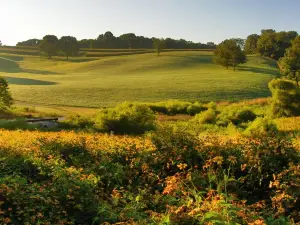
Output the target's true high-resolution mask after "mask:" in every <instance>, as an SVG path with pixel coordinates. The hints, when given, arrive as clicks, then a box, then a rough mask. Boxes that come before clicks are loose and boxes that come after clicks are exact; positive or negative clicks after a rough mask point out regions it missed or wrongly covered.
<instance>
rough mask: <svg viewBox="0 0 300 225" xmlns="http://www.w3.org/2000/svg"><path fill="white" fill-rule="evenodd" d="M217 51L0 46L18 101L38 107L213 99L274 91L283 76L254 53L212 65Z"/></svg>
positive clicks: (0, 60) (257, 95)
mask: <svg viewBox="0 0 300 225" xmlns="http://www.w3.org/2000/svg"><path fill="white" fill-rule="evenodd" d="M106 51H107V50H106ZM98 53H99V52H98ZM111 53H113V54H119V53H122V51H113V52H111ZM212 54H213V52H212V51H169V52H164V53H163V54H162V55H161V56H160V57H156V56H155V54H153V53H144V54H132V55H127V56H109V57H107V56H103V57H100V58H99V57H98V58H94V57H76V58H75V57H74V58H71V59H70V60H69V61H66V60H65V59H64V58H55V59H52V60H48V59H46V58H43V57H40V56H29V55H18V54H8V53H1V48H0V65H4V66H1V69H0V75H1V76H4V77H5V78H6V79H7V81H8V82H9V84H10V89H11V91H12V94H13V96H14V99H15V101H16V103H21V104H25V105H26V104H28V105H36V106H38V105H44V106H47V105H57V106H73V107H87V108H88V107H108V106H109V107H111V106H115V105H116V104H117V103H121V102H123V101H134V102H157V101H163V100H168V99H176V100H183V101H203V102H209V101H238V100H242V99H251V98H261V97H269V96H270V92H269V90H268V87H267V83H268V82H269V81H270V80H272V79H273V78H275V77H277V76H279V71H278V69H277V66H276V62H275V61H273V60H271V59H267V58H262V57H260V56H250V57H249V61H248V62H247V63H246V64H244V65H242V66H240V68H239V69H238V71H236V72H233V71H232V70H224V69H223V68H221V67H220V66H217V65H215V64H213V62H212Z"/></svg>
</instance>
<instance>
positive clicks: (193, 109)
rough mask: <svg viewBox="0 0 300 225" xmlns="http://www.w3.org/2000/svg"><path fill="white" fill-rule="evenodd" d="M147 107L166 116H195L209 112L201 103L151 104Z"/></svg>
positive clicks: (169, 102) (176, 101) (175, 101)
mask: <svg viewBox="0 0 300 225" xmlns="http://www.w3.org/2000/svg"><path fill="white" fill-rule="evenodd" d="M147 106H148V107H149V108H150V109H151V110H153V111H154V112H158V113H162V114H166V115H176V114H188V115H191V116H193V115H195V114H197V113H200V112H202V111H204V110H207V107H206V106H204V105H202V104H200V103H199V102H195V103H191V102H183V101H178V100H169V101H165V102H157V103H150V104H147Z"/></svg>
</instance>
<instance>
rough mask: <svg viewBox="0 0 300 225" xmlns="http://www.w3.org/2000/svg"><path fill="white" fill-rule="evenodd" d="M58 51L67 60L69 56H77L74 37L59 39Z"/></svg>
mask: <svg viewBox="0 0 300 225" xmlns="http://www.w3.org/2000/svg"><path fill="white" fill-rule="evenodd" d="M59 49H60V50H61V51H62V52H63V53H64V54H65V56H66V57H67V59H69V56H76V55H77V54H78V51H79V46H78V41H77V39H76V38H75V37H71V36H63V37H61V38H60V39H59Z"/></svg>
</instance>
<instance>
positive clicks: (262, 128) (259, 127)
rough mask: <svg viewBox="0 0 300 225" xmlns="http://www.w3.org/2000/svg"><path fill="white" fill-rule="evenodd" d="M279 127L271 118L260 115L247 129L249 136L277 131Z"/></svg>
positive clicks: (246, 132)
mask: <svg viewBox="0 0 300 225" xmlns="http://www.w3.org/2000/svg"><path fill="white" fill-rule="evenodd" d="M277 132H278V129H277V126H276V124H275V123H274V122H273V121H272V120H271V119H269V118H262V117H258V118H257V119H256V120H254V121H253V122H252V123H251V124H250V125H249V127H248V128H247V129H246V130H245V134H246V135H248V136H257V137H259V136H263V135H269V134H274V133H277Z"/></svg>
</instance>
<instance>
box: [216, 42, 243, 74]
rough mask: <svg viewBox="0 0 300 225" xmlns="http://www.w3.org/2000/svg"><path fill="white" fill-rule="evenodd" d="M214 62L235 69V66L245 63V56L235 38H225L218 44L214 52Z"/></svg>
mask: <svg viewBox="0 0 300 225" xmlns="http://www.w3.org/2000/svg"><path fill="white" fill-rule="evenodd" d="M214 55H215V59H214V60H215V62H216V63H217V64H219V65H222V66H225V67H226V68H228V67H229V66H232V67H233V69H234V70H235V68H236V66H237V65H239V64H242V63H246V61H247V58H246V55H245V53H244V52H243V51H242V50H241V47H240V46H239V45H238V44H237V41H236V40H235V39H230V40H225V41H223V42H222V43H221V44H219V45H218V46H217V48H216V50H215V52H214Z"/></svg>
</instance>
